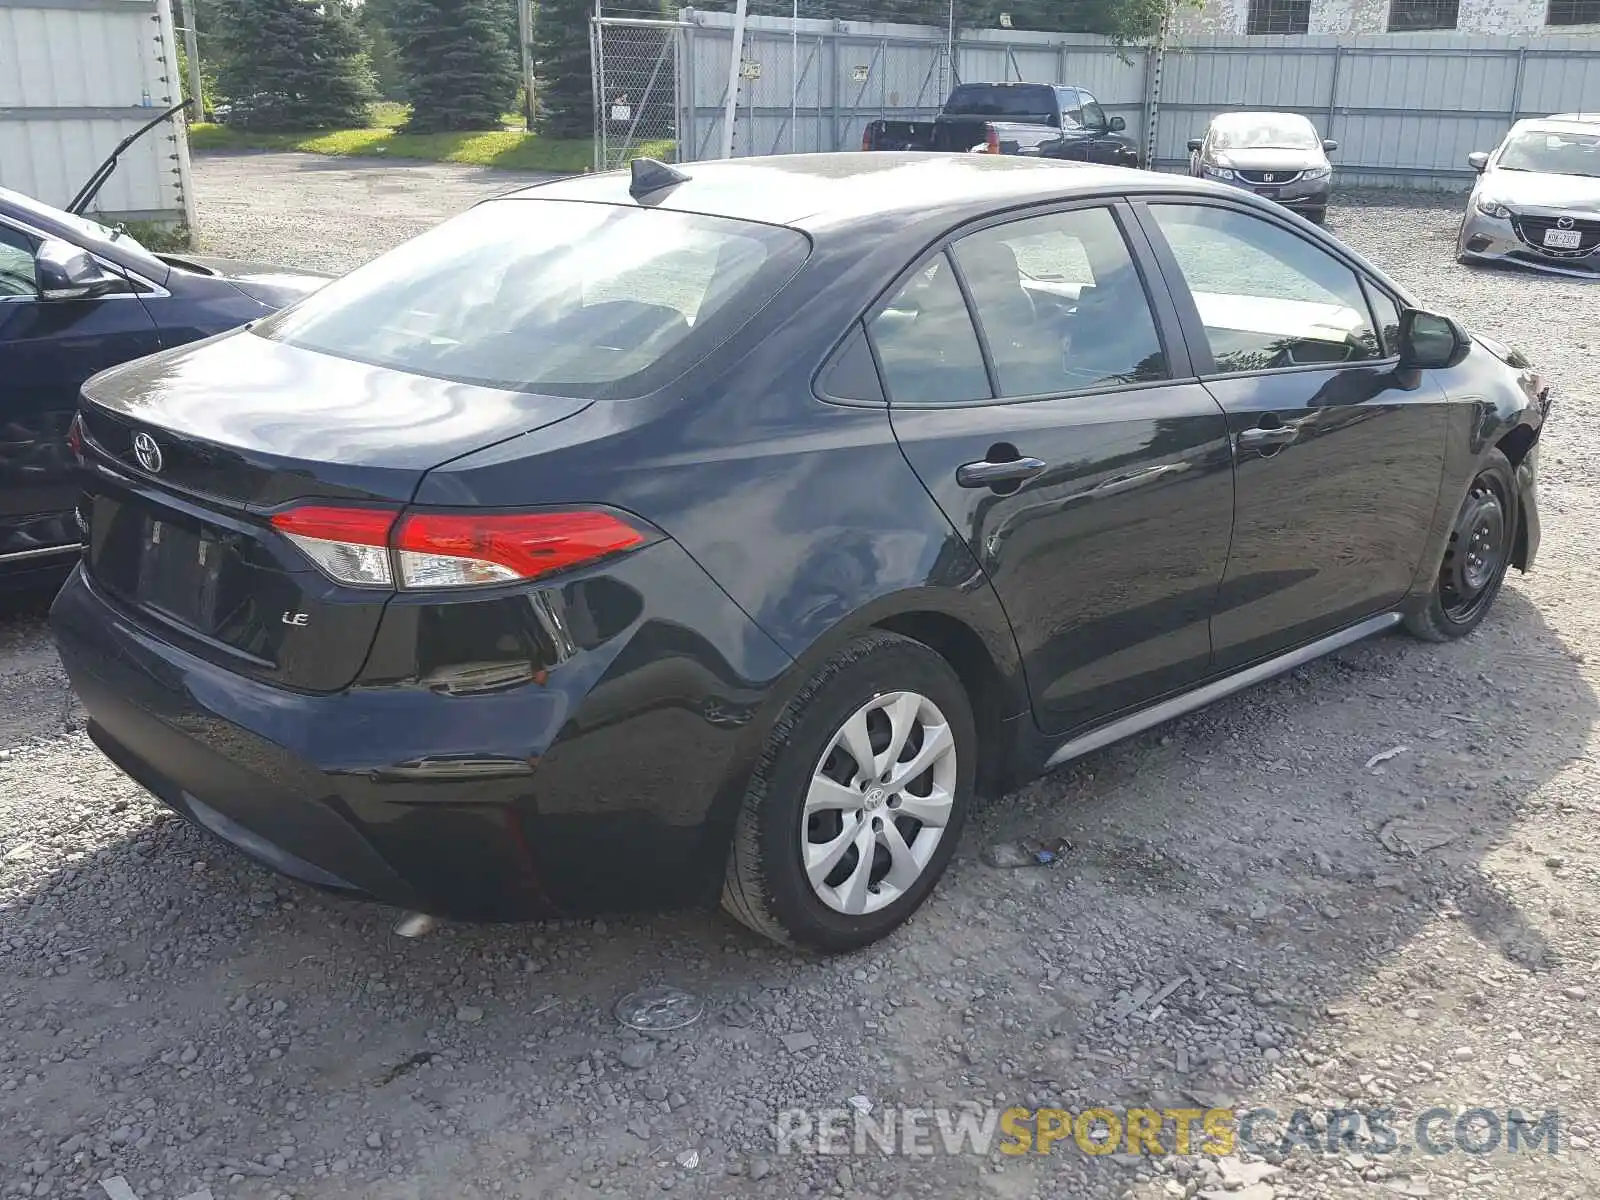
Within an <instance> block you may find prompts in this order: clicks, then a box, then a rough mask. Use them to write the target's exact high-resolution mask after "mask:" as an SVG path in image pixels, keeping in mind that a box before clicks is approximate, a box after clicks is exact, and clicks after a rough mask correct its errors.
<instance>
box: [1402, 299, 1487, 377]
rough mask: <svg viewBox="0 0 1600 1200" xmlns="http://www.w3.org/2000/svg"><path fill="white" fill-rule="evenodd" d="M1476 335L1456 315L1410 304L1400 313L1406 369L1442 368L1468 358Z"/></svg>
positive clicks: (1404, 366) (1403, 361) (1403, 365)
mask: <svg viewBox="0 0 1600 1200" xmlns="http://www.w3.org/2000/svg"><path fill="white" fill-rule="evenodd" d="M1471 349H1472V339H1471V337H1469V336H1468V334H1467V331H1466V330H1465V329H1463V328H1462V327H1461V323H1460V322H1459V321H1457V320H1455V319H1454V318H1453V317H1446V316H1442V315H1440V314H1439V313H1432V312H1427V311H1425V310H1423V309H1420V308H1408V309H1406V310H1405V311H1404V312H1402V313H1401V314H1400V367H1401V369H1402V370H1406V369H1410V370H1422V371H1426V370H1438V369H1440V368H1443V367H1453V366H1455V365H1456V364H1457V363H1459V362H1460V361H1461V360H1462V359H1464V358H1466V356H1467V353H1468V351H1470V350H1471Z"/></svg>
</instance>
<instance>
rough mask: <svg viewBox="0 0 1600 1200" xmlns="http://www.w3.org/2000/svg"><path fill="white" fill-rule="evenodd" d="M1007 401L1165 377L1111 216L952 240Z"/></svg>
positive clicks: (1040, 220)
mask: <svg viewBox="0 0 1600 1200" xmlns="http://www.w3.org/2000/svg"><path fill="white" fill-rule="evenodd" d="M955 254H956V262H957V263H958V264H960V267H961V274H962V277H963V278H964V279H965V280H966V284H967V290H968V292H969V293H970V294H971V296H972V305H973V308H974V309H975V310H976V311H977V314H978V321H979V323H980V324H981V325H982V326H983V333H984V337H985V338H986V339H987V341H988V344H989V356H990V358H991V359H992V360H993V362H994V370H995V379H996V382H997V384H998V385H999V388H1000V394H1001V395H1002V396H1044V395H1055V394H1060V393H1063V392H1075V391H1083V390H1085V389H1088V388H1101V387H1116V386H1120V385H1124V384H1130V383H1149V382H1154V381H1156V380H1161V379H1166V378H1167V377H1168V372H1167V364H1166V358H1165V356H1164V355H1163V353H1162V350H1161V339H1160V338H1159V337H1157V336H1156V324H1155V318H1154V317H1153V316H1152V315H1151V313H1150V304H1149V301H1148V299H1147V298H1146V296H1145V290H1144V284H1143V283H1142V282H1141V281H1140V279H1139V273H1138V271H1137V270H1135V269H1134V265H1133V256H1132V255H1131V254H1130V253H1129V251H1128V244H1127V242H1125V241H1124V240H1123V237H1122V232H1121V230H1120V229H1118V227H1117V222H1116V219H1115V218H1114V217H1113V216H1112V215H1111V210H1110V209H1106V208H1084V209H1077V210H1074V211H1072V212H1063V213H1051V214H1050V215H1048V216H1043V217H1031V218H1029V219H1027V220H1024V221H1014V222H1012V223H1011V224H1009V225H1000V226H996V227H995V228H993V229H985V230H983V231H981V232H979V233H974V234H971V235H969V236H968V237H964V238H962V239H961V241H959V242H957V243H956V247H955Z"/></svg>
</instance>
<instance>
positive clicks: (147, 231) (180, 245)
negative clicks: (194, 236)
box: [95, 217, 194, 254]
mask: <svg viewBox="0 0 1600 1200" xmlns="http://www.w3.org/2000/svg"><path fill="white" fill-rule="evenodd" d="M95 219H96V220H99V218H98V217H96V218H95ZM122 229H123V232H125V233H126V234H127V235H128V236H129V237H131V238H132V239H133V240H134V241H136V242H138V243H139V244H140V245H141V246H143V247H144V248H145V249H146V250H153V251H155V252H156V253H158V254H160V253H163V252H177V251H180V250H193V249H194V242H193V241H192V240H191V238H190V236H189V227H188V226H187V225H166V224H163V223H161V222H159V221H123V222H122Z"/></svg>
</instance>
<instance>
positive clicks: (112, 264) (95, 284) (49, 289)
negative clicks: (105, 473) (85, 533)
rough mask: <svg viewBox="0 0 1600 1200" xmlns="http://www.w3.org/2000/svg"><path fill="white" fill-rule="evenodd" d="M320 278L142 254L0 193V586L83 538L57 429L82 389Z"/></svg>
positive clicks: (116, 234) (90, 226) (125, 240)
mask: <svg viewBox="0 0 1600 1200" xmlns="http://www.w3.org/2000/svg"><path fill="white" fill-rule="evenodd" d="M325 282H327V277H326V276H323V275H317V274H313V273H310V272H305V271H294V272H289V271H283V270H280V269H278V268H274V267H263V266H257V265H254V264H250V263H240V262H230V261H226V260H223V259H216V258H204V257H194V256H188V255H184V256H174V255H165V254H154V253H152V252H151V251H149V250H146V249H145V248H144V247H143V246H141V245H140V244H139V243H138V242H137V241H136V240H134V239H133V238H132V237H130V236H129V235H128V234H126V233H123V232H120V231H118V230H115V229H109V228H107V227H106V226H104V225H100V224H98V223H96V222H94V221H91V220H88V219H86V218H84V217H80V216H74V215H73V214H71V213H67V212H63V211H62V210H60V209H57V208H52V207H50V206H49V205H47V204H41V203H39V202H38V201H37V200H33V199H30V198H29V197H27V196H23V195H20V194H18V193H17V192H13V191H8V190H6V189H5V188H0V589H4V588H7V587H9V586H15V585H19V584H35V583H41V582H46V581H48V580H49V579H51V578H59V577H61V576H64V575H65V573H66V570H67V568H68V567H70V566H71V565H72V562H73V556H74V555H75V554H76V552H77V550H78V543H79V541H80V540H81V535H80V533H79V530H78V527H77V523H76V520H75V519H74V516H73V513H74V511H75V508H76V504H77V492H78V481H77V476H76V471H75V462H74V459H73V455H72V452H71V449H70V447H69V445H68V442H69V427H70V426H71V424H72V414H73V412H74V411H75V409H76V406H77V402H78V389H79V387H80V386H82V384H83V381H84V380H86V379H88V378H89V376H91V375H93V374H94V373H95V372H96V371H99V370H100V369H102V368H104V367H110V366H115V365H116V364H118V363H123V362H127V361H128V360H129V359H134V358H139V357H141V356H143V355H146V354H151V353H154V352H155V351H157V350H161V349H164V348H166V347H168V346H177V345H180V344H182V343H184V342H193V341H197V340H198V339H200V338H204V337H210V336H211V335H212V334H214V333H222V332H224V331H226V330H229V329H233V328H235V327H236V326H239V325H243V324H246V323H248V322H250V321H253V320H255V319H257V318H258V317H264V316H266V315H268V314H269V313H272V312H275V311H277V310H278V309H280V308H283V307H285V306H286V305H289V304H292V303H294V302H295V301H296V300H298V299H300V298H301V297H302V296H306V295H308V294H310V293H311V292H313V291H315V290H316V289H317V288H319V287H321V286H322V285H323V284H324V283H325Z"/></svg>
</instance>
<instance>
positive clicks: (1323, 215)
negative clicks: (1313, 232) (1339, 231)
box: [1306, 208, 1328, 225]
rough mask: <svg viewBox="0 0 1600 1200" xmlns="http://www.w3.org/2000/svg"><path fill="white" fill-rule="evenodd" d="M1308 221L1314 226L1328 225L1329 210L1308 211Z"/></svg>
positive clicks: (1311, 209) (1310, 209)
mask: <svg viewBox="0 0 1600 1200" xmlns="http://www.w3.org/2000/svg"><path fill="white" fill-rule="evenodd" d="M1306 220H1308V221H1310V222H1311V223H1312V224H1313V225H1326V224H1327V223H1328V210H1327V209H1325V208H1308V209H1306Z"/></svg>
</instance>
